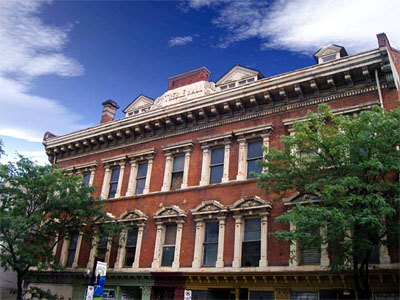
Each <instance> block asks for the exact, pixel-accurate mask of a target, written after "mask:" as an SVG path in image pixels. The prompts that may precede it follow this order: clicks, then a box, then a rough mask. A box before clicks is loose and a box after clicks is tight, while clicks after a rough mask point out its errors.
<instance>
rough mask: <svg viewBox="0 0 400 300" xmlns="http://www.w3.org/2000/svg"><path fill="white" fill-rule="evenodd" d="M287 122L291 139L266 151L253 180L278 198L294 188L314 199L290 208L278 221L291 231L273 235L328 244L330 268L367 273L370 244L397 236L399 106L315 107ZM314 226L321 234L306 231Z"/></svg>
mask: <svg viewBox="0 0 400 300" xmlns="http://www.w3.org/2000/svg"><path fill="white" fill-rule="evenodd" d="M293 127H294V132H295V134H294V135H293V136H282V137H281V139H282V142H283V146H284V148H283V149H282V150H278V149H275V148H271V149H269V152H268V153H267V154H266V155H265V159H264V160H263V161H262V166H263V167H264V168H266V170H267V171H265V172H263V173H261V174H258V178H259V185H260V186H261V187H263V188H265V190H266V192H267V194H275V196H276V198H277V199H282V198H284V197H287V196H288V195H291V194H293V193H294V191H298V192H299V193H300V194H302V195H311V196H312V197H314V198H318V199H319V200H320V202H318V203H315V202H313V201H309V203H307V204H305V205H293V206H292V207H291V208H292V209H291V211H290V212H287V213H286V214H284V215H282V216H281V217H279V218H278V221H282V222H286V223H289V222H290V223H292V224H294V225H296V230H294V231H292V232H288V231H280V232H275V233H274V235H275V237H277V238H278V239H282V240H285V241H288V242H290V243H294V242H296V241H299V242H301V244H302V245H305V246H306V247H309V248H310V247H313V246H316V245H319V244H320V243H321V242H322V243H325V244H328V245H329V247H328V252H329V253H330V254H331V255H333V256H335V257H336V258H337V259H335V260H333V261H331V266H330V268H331V269H333V270H337V269H340V268H350V269H353V270H357V269H358V270H359V271H360V270H361V272H363V271H362V270H365V267H366V268H367V269H366V270H368V262H369V258H370V256H371V253H372V252H373V250H374V248H375V247H377V246H379V245H381V244H385V243H386V240H385V239H384V236H385V234H386V233H387V232H390V233H392V234H393V233H394V235H397V234H398V228H399V223H398V220H399V207H400V189H399V180H398V174H399V172H400V151H399V150H398V146H399V145H400V109H398V108H397V109H395V110H392V111H390V112H385V111H383V110H382V109H381V108H379V107H374V108H373V109H372V111H363V112H361V114H360V115H359V117H355V118H351V117H349V116H336V115H333V114H332V112H331V110H330V108H329V107H328V106H327V105H321V106H319V108H318V113H317V114H313V113H308V114H307V121H304V122H296V123H295V124H294V125H293ZM265 150H267V149H265ZM318 228H321V231H322V235H321V236H318V235H315V234H314V235H312V234H307V232H315V230H317V229H318ZM362 268H364V269H362Z"/></svg>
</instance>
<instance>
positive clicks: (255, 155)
mask: <svg viewBox="0 0 400 300" xmlns="http://www.w3.org/2000/svg"><path fill="white" fill-rule="evenodd" d="M262 158H263V149H262V140H257V141H252V142H248V144H247V178H253V177H254V176H253V175H252V174H251V173H252V172H256V173H261V171H262V168H261V167H260V166H259V165H258V161H259V160H261V159H262Z"/></svg>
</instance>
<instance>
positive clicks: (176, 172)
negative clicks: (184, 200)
mask: <svg viewBox="0 0 400 300" xmlns="http://www.w3.org/2000/svg"><path fill="white" fill-rule="evenodd" d="M184 165H185V156H184V155H178V156H175V157H174V164H173V167H172V176H171V190H179V189H180V188H181V185H182V181H183V167H184Z"/></svg>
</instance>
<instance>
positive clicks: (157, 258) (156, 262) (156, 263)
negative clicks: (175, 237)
mask: <svg viewBox="0 0 400 300" xmlns="http://www.w3.org/2000/svg"><path fill="white" fill-rule="evenodd" d="M163 233H164V226H163V225H162V224H157V233H156V243H155V245H154V257H153V262H152V263H151V267H152V268H159V267H160V262H161V246H162V245H161V244H162V242H161V239H162V238H163Z"/></svg>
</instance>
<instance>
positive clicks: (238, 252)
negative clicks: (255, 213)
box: [232, 215, 243, 268]
mask: <svg viewBox="0 0 400 300" xmlns="http://www.w3.org/2000/svg"><path fill="white" fill-rule="evenodd" d="M233 218H234V219H235V242H234V252H233V262H232V267H233V268H240V267H241V262H242V223H243V218H242V216H241V215H234V216H233Z"/></svg>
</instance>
